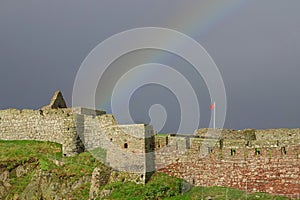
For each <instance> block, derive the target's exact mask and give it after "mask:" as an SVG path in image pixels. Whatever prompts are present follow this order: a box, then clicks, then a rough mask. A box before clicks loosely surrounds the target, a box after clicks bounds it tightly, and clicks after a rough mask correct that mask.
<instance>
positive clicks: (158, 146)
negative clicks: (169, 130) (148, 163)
mask: <svg viewBox="0 0 300 200" xmlns="http://www.w3.org/2000/svg"><path fill="white" fill-rule="evenodd" d="M157 148H160V140H158V141H157Z"/></svg>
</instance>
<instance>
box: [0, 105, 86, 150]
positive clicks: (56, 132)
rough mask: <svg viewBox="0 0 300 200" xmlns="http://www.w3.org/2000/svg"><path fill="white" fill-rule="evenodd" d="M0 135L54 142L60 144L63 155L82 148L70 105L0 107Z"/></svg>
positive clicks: (4, 138) (7, 138)
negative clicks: (56, 106) (34, 108)
mask: <svg viewBox="0 0 300 200" xmlns="http://www.w3.org/2000/svg"><path fill="white" fill-rule="evenodd" d="M0 139H1V140H39V141H51V142H56V143H60V144H62V146H63V149H62V151H63V154H64V155H74V154H76V153H77V152H80V151H81V148H82V146H81V145H80V141H79V140H78V135H77V133H76V124H75V120H74V115H73V114H72V111H71V110H70V109H59V110H56V109H53V110H16V109H7V110H0Z"/></svg>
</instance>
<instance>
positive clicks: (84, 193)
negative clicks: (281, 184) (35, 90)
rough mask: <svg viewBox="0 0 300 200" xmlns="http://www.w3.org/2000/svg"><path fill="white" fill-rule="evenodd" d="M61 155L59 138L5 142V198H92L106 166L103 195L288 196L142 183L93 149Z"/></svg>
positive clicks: (0, 173) (164, 181)
mask: <svg viewBox="0 0 300 200" xmlns="http://www.w3.org/2000/svg"><path fill="white" fill-rule="evenodd" d="M61 154H62V153H61V145H59V144H56V143H50V142H37V141H0V199H55V198H57V199H88V198H89V191H90V187H91V178H92V173H93V170H94V169H95V168H96V167H97V168H100V170H101V173H100V174H101V175H100V178H101V179H102V182H103V184H102V185H101V186H100V188H99V191H100V192H99V193H100V194H99V195H100V196H102V198H103V199H174V200H177V199H178V200H179V199H180V200H181V199H287V198H285V197H279V196H272V195H268V194H262V193H254V194H246V193H245V192H243V191H240V190H237V189H231V188H224V187H206V188H204V187H192V186H191V185H189V184H188V183H186V182H184V181H183V180H181V179H178V178H175V177H170V176H168V175H166V174H162V173H155V174H154V175H153V176H152V177H151V180H150V181H149V182H148V183H147V184H146V185H138V184H135V183H133V182H126V179H116V180H114V178H113V177H114V176H112V173H114V172H113V171H112V170H111V169H110V168H109V167H107V166H105V165H103V164H102V163H100V162H98V161H97V160H96V159H95V158H94V157H93V156H92V155H91V154H90V153H89V152H84V153H81V154H79V155H77V156H74V157H67V158H62V156H61ZM98 199H100V197H99V198H98Z"/></svg>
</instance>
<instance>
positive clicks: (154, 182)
mask: <svg viewBox="0 0 300 200" xmlns="http://www.w3.org/2000/svg"><path fill="white" fill-rule="evenodd" d="M182 182H183V181H182V180H181V179H178V178H175V177H170V176H168V175H166V174H162V173H155V174H154V175H153V176H152V177H151V180H150V181H149V182H148V183H147V184H146V185H141V184H135V183H131V182H130V183H126V184H124V183H122V182H117V183H111V184H108V185H106V186H105V187H104V189H109V190H112V193H111V195H110V196H109V197H107V199H133V200H134V199H136V200H138V199H162V198H167V197H172V196H176V195H179V194H180V189H181V184H182Z"/></svg>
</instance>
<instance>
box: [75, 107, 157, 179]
mask: <svg viewBox="0 0 300 200" xmlns="http://www.w3.org/2000/svg"><path fill="white" fill-rule="evenodd" d="M74 112H75V116H76V117H75V118H76V127H77V132H78V134H79V136H80V138H81V140H82V142H83V144H84V146H85V149H86V150H88V151H90V152H91V153H92V154H93V155H94V156H95V157H96V158H97V159H99V160H101V161H102V162H104V163H106V164H107V165H109V166H111V167H112V168H113V169H115V170H118V171H123V172H130V173H133V174H136V176H135V177H136V178H135V181H136V182H140V183H145V182H146V181H147V179H148V174H147V172H148V171H151V172H153V171H154V170H155V167H154V160H155V158H154V152H153V149H154V147H152V151H151V152H152V154H151V153H149V152H150V150H149V149H150V148H151V146H150V145H147V144H150V143H152V144H154V132H153V128H152V126H148V125H144V124H132V125H119V124H118V123H117V122H116V120H115V119H114V117H113V116H112V115H107V114H101V113H100V115H95V112H90V111H88V110H87V109H80V110H78V109H77V110H76V109H74ZM83 113H85V114H83ZM149 138H150V139H149ZM151 138H152V139H153V141H152V142H151ZM146 152H147V153H146ZM103 154H105V155H103ZM138 180H139V181H138Z"/></svg>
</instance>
